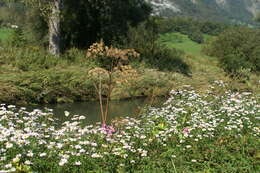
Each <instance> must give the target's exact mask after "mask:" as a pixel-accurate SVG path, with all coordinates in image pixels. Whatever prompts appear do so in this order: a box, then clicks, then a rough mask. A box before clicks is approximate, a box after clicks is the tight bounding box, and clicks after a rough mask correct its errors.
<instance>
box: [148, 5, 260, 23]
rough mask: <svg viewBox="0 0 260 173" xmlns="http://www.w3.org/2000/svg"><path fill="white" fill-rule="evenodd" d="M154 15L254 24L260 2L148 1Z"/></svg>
mask: <svg viewBox="0 0 260 173" xmlns="http://www.w3.org/2000/svg"><path fill="white" fill-rule="evenodd" d="M146 1H147V2H149V3H150V4H151V5H152V6H153V9H154V12H153V15H161V16H172V15H176V14H177V15H178V14H180V15H182V14H186V15H191V16H195V17H197V16H201V17H209V18H215V19H221V18H223V19H225V20H234V21H241V22H247V23H250V22H252V19H253V18H254V17H255V16H256V15H257V13H259V12H260V0H146Z"/></svg>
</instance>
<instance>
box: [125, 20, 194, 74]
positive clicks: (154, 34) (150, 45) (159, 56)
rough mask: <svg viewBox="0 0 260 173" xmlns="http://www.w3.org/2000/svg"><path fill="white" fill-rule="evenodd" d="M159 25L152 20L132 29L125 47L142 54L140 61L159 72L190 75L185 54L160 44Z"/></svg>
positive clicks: (156, 21) (126, 39)
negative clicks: (184, 59) (185, 61)
mask: <svg viewBox="0 0 260 173" xmlns="http://www.w3.org/2000/svg"><path fill="white" fill-rule="evenodd" d="M159 33H160V29H159V23H158V20H157V18H152V19H150V21H147V22H146V23H142V24H140V25H139V26H138V27H136V28H130V29H129V32H128V34H127V38H125V40H124V43H123V45H124V46H125V47H128V48H133V49H135V50H136V51H137V52H139V53H140V55H141V56H140V58H139V59H140V61H142V62H145V63H146V64H147V65H149V66H150V67H152V68H157V69H159V70H169V71H177V72H181V73H184V74H188V73H189V67H188V65H187V64H185V63H184V62H183V60H182V56H183V52H181V51H179V50H177V49H174V48H167V47H166V46H164V45H162V44H160V43H159V42H158V38H159Z"/></svg>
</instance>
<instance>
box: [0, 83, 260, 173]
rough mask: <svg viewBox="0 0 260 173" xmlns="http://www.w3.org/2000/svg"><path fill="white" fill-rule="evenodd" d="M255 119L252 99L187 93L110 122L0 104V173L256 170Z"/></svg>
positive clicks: (259, 155) (259, 128)
mask: <svg viewBox="0 0 260 173" xmlns="http://www.w3.org/2000/svg"><path fill="white" fill-rule="evenodd" d="M66 114H67V115H69V113H68V112H66ZM86 116H87V115H86ZM259 118H260V99H259V96H254V95H253V94H251V93H248V92H244V93H234V92H229V91H226V92H224V93H223V94H218V95H216V94H214V93H213V92H211V91H208V92H207V93H206V94H198V93H196V91H194V90H192V89H191V88H184V89H183V90H178V91H172V92H171V93H170V97H169V99H168V100H167V101H166V102H165V103H164V105H163V106H162V107H161V108H154V107H147V108H145V109H144V110H143V111H142V113H141V115H140V118H138V119H134V118H130V117H127V118H124V119H120V120H117V121H112V123H111V124H110V125H104V124H103V125H101V124H100V123H97V124H95V125H87V126H86V125H84V124H83V123H82V122H81V120H83V119H85V117H84V116H79V115H74V116H72V117H71V120H70V121H66V122H63V123H62V125H60V124H58V123H57V120H55V119H54V118H53V113H52V110H50V109H45V110H37V109H35V110H33V111H31V112H29V111H27V110H26V109H25V108H23V107H21V108H17V107H16V106H13V105H5V104H1V107H0V172H1V173H5V172H25V173H47V172H48V173H88V172H91V173H94V172H96V173H108V172H119V173H123V172H149V173H150V172H154V173H160V172H169V173H171V172H172V173H180V172H183V173H186V172H201V173H211V172H212V173H213V172H214V173H215V172H239V173H240V172H248V173H254V172H259V170H260V138H259V137H260V124H259V121H260V119H259Z"/></svg>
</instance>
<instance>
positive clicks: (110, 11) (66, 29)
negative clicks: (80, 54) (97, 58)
mask: <svg viewBox="0 0 260 173" xmlns="http://www.w3.org/2000/svg"><path fill="white" fill-rule="evenodd" d="M63 4H64V5H63V8H62V16H63V17H62V19H63V20H62V24H61V25H62V43H63V46H64V48H68V47H82V48H86V47H89V46H90V45H91V44H92V43H94V42H98V41H99V40H100V39H101V38H102V39H103V41H104V42H105V43H106V44H111V41H112V40H115V39H118V38H119V36H122V35H126V33H127V30H128V28H129V25H130V26H136V25H137V24H139V23H140V22H142V21H144V20H146V19H147V18H148V17H149V15H150V12H151V7H150V6H149V5H148V4H147V3H146V1H145V0H88V1H86V0H77V1H72V0H64V3H63Z"/></svg>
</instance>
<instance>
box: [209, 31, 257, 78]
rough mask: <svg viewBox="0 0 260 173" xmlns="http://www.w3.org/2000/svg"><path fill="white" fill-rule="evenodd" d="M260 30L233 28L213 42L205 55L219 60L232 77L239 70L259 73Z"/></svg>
mask: <svg viewBox="0 0 260 173" xmlns="http://www.w3.org/2000/svg"><path fill="white" fill-rule="evenodd" d="M259 50H260V30H259V29H250V28H241V27H235V28H231V29H228V30H226V31H224V32H223V33H222V34H220V35H219V36H218V37H217V38H216V40H214V41H213V42H212V43H211V45H210V47H209V48H208V50H207V53H208V54H209V55H212V56H216V57H218V58H219V60H220V63H221V66H222V67H223V68H224V69H225V70H226V71H227V72H228V73H231V74H232V75H237V74H239V73H240V72H241V70H242V71H243V70H245V69H247V70H249V71H252V72H259V71H260V52H259Z"/></svg>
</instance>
